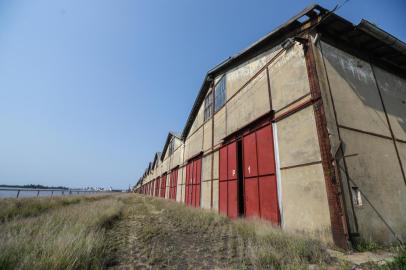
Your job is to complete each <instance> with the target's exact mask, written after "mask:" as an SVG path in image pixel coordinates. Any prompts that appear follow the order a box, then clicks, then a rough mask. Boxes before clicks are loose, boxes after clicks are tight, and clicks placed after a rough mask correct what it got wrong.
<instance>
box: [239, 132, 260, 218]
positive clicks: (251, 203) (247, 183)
mask: <svg viewBox="0 0 406 270" xmlns="http://www.w3.org/2000/svg"><path fill="white" fill-rule="evenodd" d="M243 164H244V165H243V166H244V205H245V216H247V217H254V216H258V217H259V216H260V212H259V199H258V162H257V142H256V136H255V133H251V134H249V135H247V136H245V137H244V139H243Z"/></svg>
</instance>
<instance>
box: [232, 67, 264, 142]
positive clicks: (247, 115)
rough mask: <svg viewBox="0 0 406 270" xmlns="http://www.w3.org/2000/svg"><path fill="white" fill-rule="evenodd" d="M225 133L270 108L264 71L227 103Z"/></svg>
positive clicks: (240, 126)
mask: <svg viewBox="0 0 406 270" xmlns="http://www.w3.org/2000/svg"><path fill="white" fill-rule="evenodd" d="M226 106H227V110H226V111H227V124H226V126H227V135H229V134H231V133H233V132H235V131H237V130H239V129H240V128H242V127H243V126H245V125H247V124H249V123H250V122H252V121H253V120H255V119H257V118H258V117H260V116H262V115H264V114H266V113H267V112H269V111H270V110H271V108H270V104H269V92H268V79H267V76H266V71H263V72H262V73H261V74H260V75H258V77H257V78H255V79H254V80H253V81H252V82H250V83H249V84H248V85H247V86H246V87H245V88H244V89H242V90H241V92H239V93H238V94H237V95H236V96H235V97H234V98H233V99H231V100H230V101H229V102H228V103H227V105H226Z"/></svg>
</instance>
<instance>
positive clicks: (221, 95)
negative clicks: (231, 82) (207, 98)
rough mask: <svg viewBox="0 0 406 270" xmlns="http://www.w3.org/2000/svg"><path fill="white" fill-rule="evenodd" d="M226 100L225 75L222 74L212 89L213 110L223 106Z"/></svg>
mask: <svg viewBox="0 0 406 270" xmlns="http://www.w3.org/2000/svg"><path fill="white" fill-rule="evenodd" d="M225 101H226V76H223V77H222V78H221V79H220V81H219V82H218V83H217V85H216V87H215V89H214V111H215V112H217V111H218V110H220V108H221V107H223V105H224V102H225Z"/></svg>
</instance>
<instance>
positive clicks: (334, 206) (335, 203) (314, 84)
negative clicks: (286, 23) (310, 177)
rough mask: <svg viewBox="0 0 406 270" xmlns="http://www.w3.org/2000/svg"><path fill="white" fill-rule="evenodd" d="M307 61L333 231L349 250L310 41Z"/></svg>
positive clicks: (342, 245) (338, 243)
mask: <svg viewBox="0 0 406 270" xmlns="http://www.w3.org/2000/svg"><path fill="white" fill-rule="evenodd" d="M303 46H304V55H305V61H306V68H307V75H308V78H309V84H310V92H311V97H312V100H313V109H314V116H315V120H316V127H317V135H318V139H319V145H320V155H321V160H322V166H323V173H324V179H325V183H326V191H327V199H328V203H329V210H330V220H331V230H332V234H333V240H334V243H335V244H336V245H337V246H339V247H341V248H344V249H348V248H349V245H348V231H347V224H346V222H345V216H344V214H343V213H344V212H343V209H342V205H341V200H340V194H339V187H338V185H337V182H336V181H335V180H336V179H335V177H334V171H335V170H334V167H333V163H332V161H333V157H332V155H331V151H330V150H331V145H330V139H329V134H328V130H327V120H326V116H325V112H324V108H323V101H322V99H321V90H320V84H319V79H318V75H317V69H316V64H315V58H314V54H313V48H312V44H311V42H310V40H308V42H307V43H306V44H305V45H303Z"/></svg>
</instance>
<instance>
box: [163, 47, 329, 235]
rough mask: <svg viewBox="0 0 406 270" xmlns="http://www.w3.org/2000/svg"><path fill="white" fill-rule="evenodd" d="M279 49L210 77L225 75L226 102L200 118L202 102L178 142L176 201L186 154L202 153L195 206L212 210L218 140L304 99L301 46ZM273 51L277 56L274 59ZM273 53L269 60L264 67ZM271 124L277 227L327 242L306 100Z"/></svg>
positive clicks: (215, 195) (307, 92)
mask: <svg viewBox="0 0 406 270" xmlns="http://www.w3.org/2000/svg"><path fill="white" fill-rule="evenodd" d="M281 50H282V49H281V48H280V47H276V48H275V49H273V50H269V51H267V52H265V53H263V54H261V55H259V56H257V57H255V58H253V59H252V60H250V61H247V62H246V63H243V64H241V65H239V66H237V67H235V68H233V69H231V70H229V71H227V73H226V74H219V75H218V76H217V77H216V78H215V82H217V81H218V80H219V79H220V78H222V77H223V76H225V80H226V104H225V106H223V107H222V108H221V109H220V110H219V111H218V112H215V113H214V116H213V117H212V118H211V119H209V120H207V121H206V122H204V115H203V111H204V109H203V108H204V103H203V104H202V105H201V107H200V108H199V112H198V114H197V116H196V118H195V119H194V122H193V125H192V127H191V129H190V131H189V134H188V136H187V138H186V139H185V144H184V147H183V149H184V153H182V162H180V164H179V165H180V166H181V167H180V169H179V177H178V192H177V201H181V202H184V198H185V186H184V184H185V183H184V182H185V181H184V179H185V175H184V173H185V167H183V166H185V165H186V163H187V160H188V159H190V158H191V157H194V156H195V155H196V154H198V153H199V152H203V158H202V184H201V207H202V208H207V209H210V208H212V209H213V210H215V211H217V209H218V202H219V196H218V195H219V189H218V183H219V182H218V179H219V151H218V149H219V148H220V147H221V144H222V142H223V139H224V138H225V137H226V136H228V135H230V134H233V133H235V132H236V131H238V130H240V129H241V128H242V127H244V126H246V125H248V124H250V123H251V122H253V121H254V120H256V119H258V118H259V117H261V116H263V115H266V114H269V113H270V111H271V109H273V110H275V112H276V116H278V115H280V114H283V113H284V112H286V111H288V110H291V109H292V108H293V107H294V106H296V105H298V104H300V103H303V102H305V101H308V100H309V99H310V88H309V82H308V77H307V70H306V64H305V59H304V54H303V48H302V46H301V45H300V44H295V45H294V46H293V47H291V48H290V49H288V50H286V51H283V52H282V53H280V52H281ZM278 53H279V54H280V55H279V56H278V57H277V58H275V57H276V55H277V54H278ZM273 58H275V60H274V61H273V62H272V63H271V64H270V65H269V66H268V68H267V64H268V63H269V61H270V60H271V59H273ZM253 76H255V78H253ZM268 77H269V78H270V81H269V85H270V88H269V87H268ZM243 86H244V87H243ZM209 92H210V91H209ZM270 94H271V95H270ZM271 103H272V106H271ZM213 127H214V129H213ZM276 127H277V130H278V131H277V133H278V134H277V137H278V141H277V143H278V146H279V156H278V159H279V160H280V167H281V171H280V173H279V175H280V178H281V179H279V180H280V183H281V184H280V185H281V186H280V189H281V194H280V195H281V202H282V205H281V207H282V209H281V210H282V212H283V215H282V217H283V218H282V224H283V228H285V229H287V230H291V231H306V232H307V233H313V234H317V235H318V236H321V237H323V238H325V239H327V240H328V241H330V240H331V232H330V217H329V207H328V202H327V195H326V189H325V183H324V175H323V169H322V166H321V163H320V159H321V157H320V150H319V144H318V138H317V131H316V124H315V118H314V112H313V109H312V107H311V105H308V107H307V108H305V109H303V110H300V111H298V112H296V113H294V114H292V115H290V116H289V117H287V118H283V119H281V120H280V121H277V122H276ZM212 141H213V143H212ZM175 155H177V153H176V151H175V153H174V154H173V155H172V160H173V163H172V164H171V167H172V166H174V165H175V163H176V162H175V161H174V160H175ZM176 160H178V158H176ZM212 164H213V167H212ZM164 165H165V163H164ZM164 165H163V166H164ZM163 166H162V167H163ZM165 168H166V167H165ZM212 170H213V172H212ZM212 202H213V203H212Z"/></svg>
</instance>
